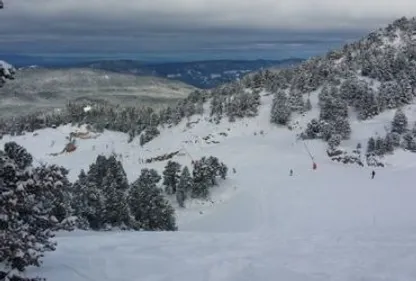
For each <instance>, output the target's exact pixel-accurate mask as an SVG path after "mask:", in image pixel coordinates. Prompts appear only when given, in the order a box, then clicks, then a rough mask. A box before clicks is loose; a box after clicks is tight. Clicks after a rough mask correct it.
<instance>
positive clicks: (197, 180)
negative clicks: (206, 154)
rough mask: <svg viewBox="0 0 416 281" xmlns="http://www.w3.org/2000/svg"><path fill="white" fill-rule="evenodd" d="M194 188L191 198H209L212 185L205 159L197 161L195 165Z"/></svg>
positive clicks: (193, 172) (193, 173)
mask: <svg viewBox="0 0 416 281" xmlns="http://www.w3.org/2000/svg"><path fill="white" fill-rule="evenodd" d="M193 166H194V167H193V171H192V175H193V187H192V193H191V196H192V197H193V198H207V197H208V195H209V187H210V186H211V184H212V180H211V178H210V172H209V167H208V164H207V163H206V161H205V158H202V159H201V160H198V161H195V162H194V165H193Z"/></svg>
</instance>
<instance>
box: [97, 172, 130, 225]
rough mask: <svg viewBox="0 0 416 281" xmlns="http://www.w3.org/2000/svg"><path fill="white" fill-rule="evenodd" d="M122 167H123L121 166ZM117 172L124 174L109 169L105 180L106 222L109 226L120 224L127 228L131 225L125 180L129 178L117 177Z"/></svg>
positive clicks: (104, 218) (104, 217)
mask: <svg viewBox="0 0 416 281" xmlns="http://www.w3.org/2000/svg"><path fill="white" fill-rule="evenodd" d="M121 168H122V167H121ZM119 169H120V168H119ZM116 174H119V175H122V172H116V171H114V170H111V169H108V170H107V175H106V177H105V178H104V180H103V186H102V188H103V197H104V200H105V201H104V204H105V207H104V215H103V220H104V222H103V223H104V224H107V225H108V226H120V227H122V228H126V227H129V226H130V215H129V209H128V205H127V196H126V190H127V189H128V186H127V187H124V182H127V178H125V180H124V179H122V180H121V179H118V180H121V181H120V182H121V183H122V185H120V182H118V181H117V178H116V177H115V175H116Z"/></svg>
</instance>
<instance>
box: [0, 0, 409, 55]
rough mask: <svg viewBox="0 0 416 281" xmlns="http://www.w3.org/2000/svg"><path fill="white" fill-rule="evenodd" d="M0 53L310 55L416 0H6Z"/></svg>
mask: <svg viewBox="0 0 416 281" xmlns="http://www.w3.org/2000/svg"><path fill="white" fill-rule="evenodd" d="M3 1H4V3H5V9H3V10H0V53H4V52H13V51H14V52H17V53H40V52H42V53H49V52H55V53H56V52H58V53H59V52H85V53H97V52H99V53H105V52H107V53H115V52H117V53H145V54H149V53H150V54H154V55H158V54H159V55H161V56H163V55H166V56H169V54H175V55H177V56H179V57H180V56H190V57H191V56H196V57H201V58H203V57H204V56H206V57H212V56H215V55H217V56H241V57H250V58H254V57H263V58H267V57H272V56H273V58H278V57H288V56H304V57H305V56H310V55H315V54H317V53H322V52H324V51H326V50H327V49H329V48H333V47H336V46H340V45H342V44H343V43H344V42H346V41H350V40H356V39H357V38H359V37H361V36H362V35H365V34H366V33H368V32H369V31H371V30H373V29H375V28H377V27H379V26H384V25H386V24H388V23H390V22H391V21H393V20H394V19H396V18H399V17H402V16H407V17H413V16H415V15H416V1H415V0H394V1H392V0H338V1H337V0H3Z"/></svg>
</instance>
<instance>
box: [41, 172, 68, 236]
mask: <svg viewBox="0 0 416 281" xmlns="http://www.w3.org/2000/svg"><path fill="white" fill-rule="evenodd" d="M35 173H36V175H37V180H38V181H39V182H40V184H41V186H42V187H43V188H44V191H45V193H44V196H43V197H42V204H43V207H44V208H48V209H49V215H50V216H51V218H52V220H54V224H56V226H55V227H57V228H59V229H63V228H65V229H67V230H72V229H74V227H75V223H76V221H73V220H71V217H72V215H73V214H74V210H73V209H72V206H71V203H72V193H73V190H72V188H73V186H72V184H71V183H70V182H69V180H68V178H67V175H68V173H69V171H68V170H67V169H65V168H64V167H59V166H57V165H51V166H46V165H42V166H40V167H37V168H36V169H35ZM51 229H53V226H51Z"/></svg>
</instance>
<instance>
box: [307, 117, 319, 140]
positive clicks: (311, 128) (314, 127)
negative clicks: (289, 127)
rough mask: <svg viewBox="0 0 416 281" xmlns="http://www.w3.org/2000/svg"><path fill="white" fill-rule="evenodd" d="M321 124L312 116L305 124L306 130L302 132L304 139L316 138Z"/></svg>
mask: <svg viewBox="0 0 416 281" xmlns="http://www.w3.org/2000/svg"><path fill="white" fill-rule="evenodd" d="M321 130H322V128H321V124H320V122H319V121H318V120H317V119H315V118H313V119H312V120H311V121H310V122H309V123H308V125H306V130H305V132H304V134H303V137H304V138H305V139H316V138H319V137H320V136H321Z"/></svg>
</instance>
